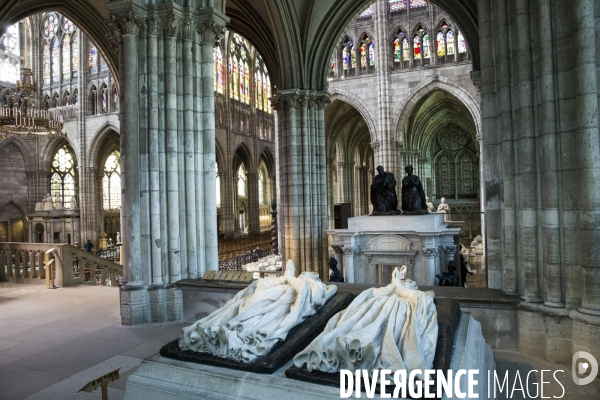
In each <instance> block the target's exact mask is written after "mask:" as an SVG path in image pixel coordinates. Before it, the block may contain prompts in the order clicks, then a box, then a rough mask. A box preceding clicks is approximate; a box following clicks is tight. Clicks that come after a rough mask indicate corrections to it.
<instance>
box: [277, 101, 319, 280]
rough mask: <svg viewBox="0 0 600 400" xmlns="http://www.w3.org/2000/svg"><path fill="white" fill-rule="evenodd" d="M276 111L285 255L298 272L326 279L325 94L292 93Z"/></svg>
mask: <svg viewBox="0 0 600 400" xmlns="http://www.w3.org/2000/svg"><path fill="white" fill-rule="evenodd" d="M272 102H273V106H274V108H275V110H277V124H278V125H277V127H278V129H277V132H278V135H277V144H276V145H277V147H276V151H277V154H276V158H277V160H278V161H279V162H278V164H277V168H278V174H277V175H278V179H279V183H278V184H279V190H278V192H277V196H278V201H277V204H278V205H279V209H278V211H279V217H278V224H279V232H280V234H281V239H280V240H279V243H280V246H279V249H280V252H281V253H282V256H283V258H284V259H286V260H288V259H291V260H292V261H293V262H294V265H295V266H296V273H297V274H299V273H301V272H304V271H312V272H315V273H317V274H319V275H320V277H321V279H326V277H327V276H328V275H329V272H328V268H327V261H328V251H327V234H326V232H325V230H326V229H328V215H327V174H326V158H325V122H324V121H325V112H324V109H325V106H326V104H327V103H328V102H329V95H328V94H327V93H325V92H311V91H306V90H298V89H288V90H281V91H279V92H278V93H277V94H276V95H275V96H274V98H273V101H272Z"/></svg>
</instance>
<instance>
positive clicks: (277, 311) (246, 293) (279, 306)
mask: <svg viewBox="0 0 600 400" xmlns="http://www.w3.org/2000/svg"><path fill="white" fill-rule="evenodd" d="M336 291H337V286H334V285H329V286H328V285H325V284H324V283H322V282H321V281H320V279H319V277H318V276H317V275H316V274H315V273H313V272H303V273H302V274H300V276H299V277H297V278H295V277H294V264H293V262H292V261H291V260H289V261H288V263H287V266H286V271H285V274H284V275H283V276H281V277H279V278H264V279H259V280H257V281H254V282H253V283H251V284H250V286H248V287H247V288H246V289H244V290H242V291H240V292H239V293H238V294H236V295H235V297H234V298H232V299H231V300H229V301H228V302H227V303H225V305H224V306H223V307H222V308H220V309H219V310H217V311H215V312H213V313H212V314H210V315H208V316H206V317H205V318H203V319H201V320H199V321H197V322H196V323H194V324H193V325H190V326H188V327H185V328H183V335H182V336H181V337H180V338H179V347H180V348H181V349H182V350H190V351H197V352H205V353H211V354H212V355H214V356H216V357H221V358H229V359H231V360H234V361H237V362H244V363H250V362H253V361H254V360H256V359H257V358H258V357H261V356H263V355H265V354H267V353H268V352H269V351H270V350H271V349H272V348H273V346H274V345H275V344H277V343H278V342H280V341H283V340H285V338H286V337H287V334H288V332H289V331H290V329H292V328H293V327H295V326H296V325H298V324H300V323H301V322H302V321H304V320H305V319H306V318H308V317H310V316H312V315H314V314H315V312H316V311H317V310H318V309H319V308H320V307H321V306H323V305H324V304H325V303H326V302H327V301H328V300H329V299H330V298H331V297H332V296H333V295H334V294H335V293H336Z"/></svg>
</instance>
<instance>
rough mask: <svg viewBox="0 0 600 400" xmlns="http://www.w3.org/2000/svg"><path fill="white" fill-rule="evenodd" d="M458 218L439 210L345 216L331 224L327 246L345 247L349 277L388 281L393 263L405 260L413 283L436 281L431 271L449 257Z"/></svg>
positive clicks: (351, 279) (437, 269)
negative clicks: (343, 222) (342, 224)
mask: <svg viewBox="0 0 600 400" xmlns="http://www.w3.org/2000/svg"><path fill="white" fill-rule="evenodd" d="M462 224H463V222H462V221H446V220H445V219H444V215H443V214H437V213H434V214H428V215H398V216H370V215H367V216H362V217H355V218H350V219H349V220H348V229H332V230H328V231H327V233H328V234H329V235H331V236H332V247H333V248H334V249H335V248H341V249H342V250H343V251H344V253H345V257H344V262H343V265H342V268H343V271H344V277H345V279H346V282H348V283H369V284H377V283H385V282H389V277H388V276H387V275H388V274H391V272H392V271H393V267H394V266H400V265H404V264H405V265H407V266H408V277H409V278H410V279H412V280H414V281H415V282H417V284H418V285H424V286H435V285H436V284H437V280H436V278H435V275H436V274H440V273H441V272H442V271H444V270H445V265H446V264H447V262H448V261H449V260H451V259H453V258H454V251H455V246H454V240H453V235H457V234H459V232H460V229H461V226H462Z"/></svg>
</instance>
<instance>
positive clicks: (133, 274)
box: [82, 11, 145, 287]
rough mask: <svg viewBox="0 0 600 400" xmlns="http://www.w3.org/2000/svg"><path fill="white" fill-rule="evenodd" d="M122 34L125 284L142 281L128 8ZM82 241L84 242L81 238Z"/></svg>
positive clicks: (132, 27)
mask: <svg viewBox="0 0 600 400" xmlns="http://www.w3.org/2000/svg"><path fill="white" fill-rule="evenodd" d="M120 26H121V29H122V34H123V39H122V40H123V45H122V47H121V51H122V57H123V59H122V65H121V68H120V73H121V94H122V96H123V100H122V101H121V107H120V110H121V118H120V119H121V187H122V193H123V194H122V206H121V228H122V229H121V232H122V239H121V240H122V241H123V244H124V245H125V246H124V249H123V250H124V251H123V266H124V272H125V279H127V281H128V283H127V285H128V286H134V287H135V286H139V285H142V284H143V283H144V278H145V277H144V276H143V270H142V262H143V260H142V259H141V257H140V255H139V250H140V246H141V240H140V239H141V236H140V233H141V232H140V226H141V225H140V222H141V217H140V207H141V201H140V198H141V197H140V180H141V176H140V165H139V132H138V129H139V93H138V77H137V74H138V36H137V35H138V32H139V28H140V26H141V19H140V18H139V17H137V16H136V15H135V14H133V12H131V11H129V12H128V13H127V14H125V15H124V16H123V17H122V18H121V19H120ZM82 243H84V242H82Z"/></svg>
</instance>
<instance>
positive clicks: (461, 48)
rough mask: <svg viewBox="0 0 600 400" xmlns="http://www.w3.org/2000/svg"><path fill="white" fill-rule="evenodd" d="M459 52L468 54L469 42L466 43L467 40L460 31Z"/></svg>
mask: <svg viewBox="0 0 600 400" xmlns="http://www.w3.org/2000/svg"><path fill="white" fill-rule="evenodd" d="M458 52H459V53H466V52H467V42H466V41H465V38H464V37H463V35H462V32H461V31H458Z"/></svg>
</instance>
